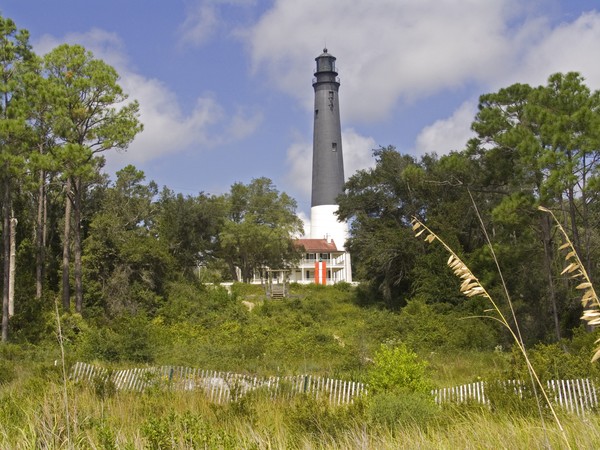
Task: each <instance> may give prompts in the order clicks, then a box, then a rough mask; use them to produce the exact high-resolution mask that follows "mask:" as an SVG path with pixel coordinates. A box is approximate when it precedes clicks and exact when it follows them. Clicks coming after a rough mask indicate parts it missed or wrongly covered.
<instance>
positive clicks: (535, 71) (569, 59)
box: [504, 12, 600, 89]
mask: <svg viewBox="0 0 600 450" xmlns="http://www.w3.org/2000/svg"><path fill="white" fill-rule="evenodd" d="M599 47H600V13H598V12H590V13H586V14H582V15H581V16H580V17H579V18H577V19H576V20H575V21H573V22H568V23H562V24H560V25H559V26H558V27H556V28H554V29H551V28H545V30H543V31H540V32H539V34H538V35H537V36H535V38H534V39H532V42H531V43H530V45H527V46H526V47H525V48H526V51H525V52H523V54H522V60H521V61H520V64H519V70H517V71H516V72H515V73H514V75H513V76H512V77H511V78H510V83H513V82H521V83H529V84H532V85H540V84H546V81H547V79H548V76H550V75H551V74H553V73H556V72H563V73H564V72H572V71H575V72H580V73H581V74H582V75H583V76H584V77H585V78H586V80H587V82H588V83H589V86H590V87H591V88H592V89H599V88H600V59H599V58H597V57H596V54H597V53H598V48H599ZM507 84H509V83H508V82H506V83H505V84H504V85H507Z"/></svg>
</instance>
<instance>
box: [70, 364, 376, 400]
mask: <svg viewBox="0 0 600 450" xmlns="http://www.w3.org/2000/svg"><path fill="white" fill-rule="evenodd" d="M71 379H72V380H73V381H75V382H101V383H106V382H110V383H112V384H113V385H114V387H115V389H118V390H130V391H137V392H141V391H144V390H145V389H149V388H153V387H155V388H160V389H162V388H165V389H172V390H178V391H193V390H202V391H203V392H204V394H205V395H206V396H207V398H208V399H209V400H210V401H212V402H215V403H226V402H229V401H232V400H234V401H235V400H238V399H240V398H241V397H242V396H244V395H246V394H247V393H249V392H251V391H256V390H259V389H260V390H263V391H264V392H266V393H267V395H268V396H269V397H270V398H272V399H275V398H282V397H283V398H291V397H292V396H294V395H298V394H302V393H305V394H309V395H314V396H315V397H316V398H325V399H327V400H328V401H329V403H331V404H332V405H342V404H348V403H353V402H354V400H355V399H356V398H357V397H359V396H361V395H365V394H366V393H367V390H366V387H365V385H364V383H358V382H354V381H345V380H337V379H333V378H325V377H315V376H312V375H299V376H289V377H254V376H249V375H241V374H236V373H231V372H219V371H211V370H200V369H195V368H191V367H179V366H161V367H145V368H136V369H122V370H114V371H109V370H107V369H105V368H103V367H98V366H94V365H92V364H87V363H83V362H77V363H75V365H74V366H73V368H72V369H71Z"/></svg>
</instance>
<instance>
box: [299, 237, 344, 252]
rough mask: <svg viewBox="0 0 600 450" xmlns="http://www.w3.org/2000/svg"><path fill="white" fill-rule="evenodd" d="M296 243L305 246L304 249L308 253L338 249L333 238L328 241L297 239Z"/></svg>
mask: <svg viewBox="0 0 600 450" xmlns="http://www.w3.org/2000/svg"><path fill="white" fill-rule="evenodd" d="M295 245H296V246H298V247H304V250H305V251H306V252H308V253H317V252H319V253H330V252H337V251H338V249H337V247H336V246H335V242H334V241H333V240H330V241H329V242H327V239H296V241H295Z"/></svg>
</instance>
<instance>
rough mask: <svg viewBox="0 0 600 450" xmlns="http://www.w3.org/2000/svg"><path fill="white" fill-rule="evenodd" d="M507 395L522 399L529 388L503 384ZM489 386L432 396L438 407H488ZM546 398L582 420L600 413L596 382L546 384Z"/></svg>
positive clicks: (474, 385)
mask: <svg viewBox="0 0 600 450" xmlns="http://www.w3.org/2000/svg"><path fill="white" fill-rule="evenodd" d="M501 384H502V387H503V388H504V389H505V390H506V391H507V392H509V393H510V392H512V393H514V394H515V395H517V396H519V397H522V396H523V392H524V391H525V390H526V389H527V387H526V384H525V383H523V382H522V381H519V380H511V381H506V382H504V383H501ZM486 387H487V383H486V382H483V381H479V382H476V383H470V384H463V385H460V386H454V387H450V388H443V389H435V390H433V391H432V394H433V396H434V398H435V401H436V403H437V404H439V405H441V404H443V403H467V402H475V403H480V404H485V405H489V404H490V401H489V398H488V397H487V396H486ZM546 387H547V390H546V392H547V394H548V397H549V398H550V400H551V401H554V403H555V404H556V405H558V406H560V407H562V408H563V409H565V410H566V411H568V412H570V413H575V414H577V415H579V416H582V415H584V414H585V413H587V412H590V411H595V410H597V409H598V396H597V394H596V386H595V384H594V381H593V380H590V379H589V378H581V379H575V380H548V382H547V383H546Z"/></svg>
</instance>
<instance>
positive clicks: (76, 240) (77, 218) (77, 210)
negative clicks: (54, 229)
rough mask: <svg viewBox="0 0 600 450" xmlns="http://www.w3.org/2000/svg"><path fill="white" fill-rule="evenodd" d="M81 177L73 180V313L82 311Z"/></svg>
mask: <svg viewBox="0 0 600 450" xmlns="http://www.w3.org/2000/svg"><path fill="white" fill-rule="evenodd" d="M82 184H83V183H82V182H81V177H78V178H77V179H76V180H75V195H74V197H75V203H74V207H73V218H74V222H75V224H74V234H73V253H74V263H75V264H74V268H73V269H74V270H73V272H74V277H75V311H77V312H78V313H81V311H82V309H83V268H82V263H81V251H82V250H81V195H82V193H81V190H82Z"/></svg>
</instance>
